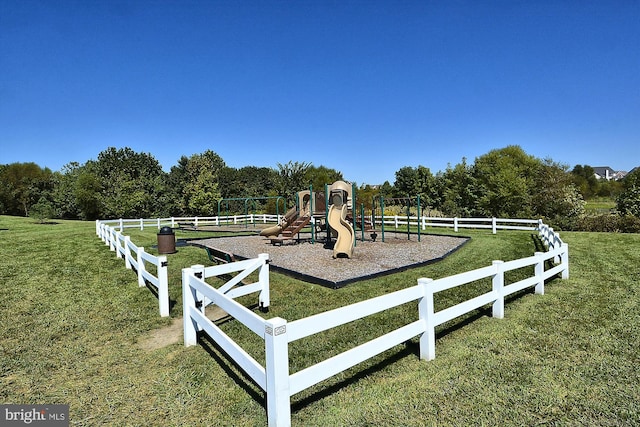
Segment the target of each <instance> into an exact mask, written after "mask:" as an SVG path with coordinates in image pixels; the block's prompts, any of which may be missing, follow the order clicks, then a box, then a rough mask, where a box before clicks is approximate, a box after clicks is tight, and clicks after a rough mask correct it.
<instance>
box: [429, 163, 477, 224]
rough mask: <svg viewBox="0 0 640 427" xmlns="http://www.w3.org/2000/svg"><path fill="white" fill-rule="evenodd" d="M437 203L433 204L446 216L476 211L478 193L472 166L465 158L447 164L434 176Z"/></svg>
mask: <svg viewBox="0 0 640 427" xmlns="http://www.w3.org/2000/svg"><path fill="white" fill-rule="evenodd" d="M436 182H437V188H438V193H439V203H438V204H437V205H436V206H435V207H436V208H438V209H440V210H441V211H442V213H444V214H445V215H447V216H452V217H454V216H457V217H470V216H473V215H474V214H475V213H476V212H477V209H478V208H477V204H478V195H477V183H476V178H475V177H474V176H473V167H472V166H469V165H468V164H467V159H466V158H462V162H461V163H458V164H456V165H455V166H454V167H451V165H447V168H446V169H445V171H444V173H441V174H438V175H437V176H436Z"/></svg>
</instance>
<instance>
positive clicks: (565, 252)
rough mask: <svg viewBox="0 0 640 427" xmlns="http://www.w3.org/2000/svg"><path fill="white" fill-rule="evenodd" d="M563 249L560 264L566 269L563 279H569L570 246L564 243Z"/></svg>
mask: <svg viewBox="0 0 640 427" xmlns="http://www.w3.org/2000/svg"><path fill="white" fill-rule="evenodd" d="M562 248H563V251H562V255H561V256H560V262H561V263H562V265H563V266H564V269H563V270H562V278H563V279H568V278H569V245H568V244H566V243H563V244H562Z"/></svg>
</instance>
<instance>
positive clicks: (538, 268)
mask: <svg viewBox="0 0 640 427" xmlns="http://www.w3.org/2000/svg"><path fill="white" fill-rule="evenodd" d="M534 255H535V257H536V258H538V262H537V263H536V265H535V267H534V274H535V276H536V278H537V279H538V283H536V287H535V293H536V294H538V295H544V258H543V255H544V253H543V252H536V253H534Z"/></svg>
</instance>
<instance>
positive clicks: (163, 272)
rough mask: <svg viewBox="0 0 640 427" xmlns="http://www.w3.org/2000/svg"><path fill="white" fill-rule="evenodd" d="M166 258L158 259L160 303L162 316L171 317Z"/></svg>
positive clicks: (160, 257)
mask: <svg viewBox="0 0 640 427" xmlns="http://www.w3.org/2000/svg"><path fill="white" fill-rule="evenodd" d="M168 265H169V263H168V262H167V257H166V256H164V255H163V256H159V257H158V272H157V273H158V302H159V304H160V316H161V317H167V316H168V315H169V274H168V272H167V266H168Z"/></svg>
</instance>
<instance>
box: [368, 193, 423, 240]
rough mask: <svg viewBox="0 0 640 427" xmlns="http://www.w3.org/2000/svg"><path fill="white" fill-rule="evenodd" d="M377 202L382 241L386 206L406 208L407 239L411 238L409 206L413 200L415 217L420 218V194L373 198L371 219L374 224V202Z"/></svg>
mask: <svg viewBox="0 0 640 427" xmlns="http://www.w3.org/2000/svg"><path fill="white" fill-rule="evenodd" d="M377 202H379V203H380V204H379V207H380V228H381V232H382V241H383V242H384V225H385V224H384V208H385V205H386V206H392V205H395V206H398V205H400V206H402V208H403V209H404V208H406V213H407V240H411V227H410V219H411V207H412V205H413V204H414V202H415V207H416V210H417V213H416V218H420V195H419V194H418V195H417V196H416V197H415V198H413V197H395V198H384V197H382V196H380V198H379V199H378V198H374V199H373V208H372V210H371V219H372V222H373V223H374V224H375V222H376V214H375V212H376V209H377V207H376V204H377ZM419 241H420V225H418V242H419Z"/></svg>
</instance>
